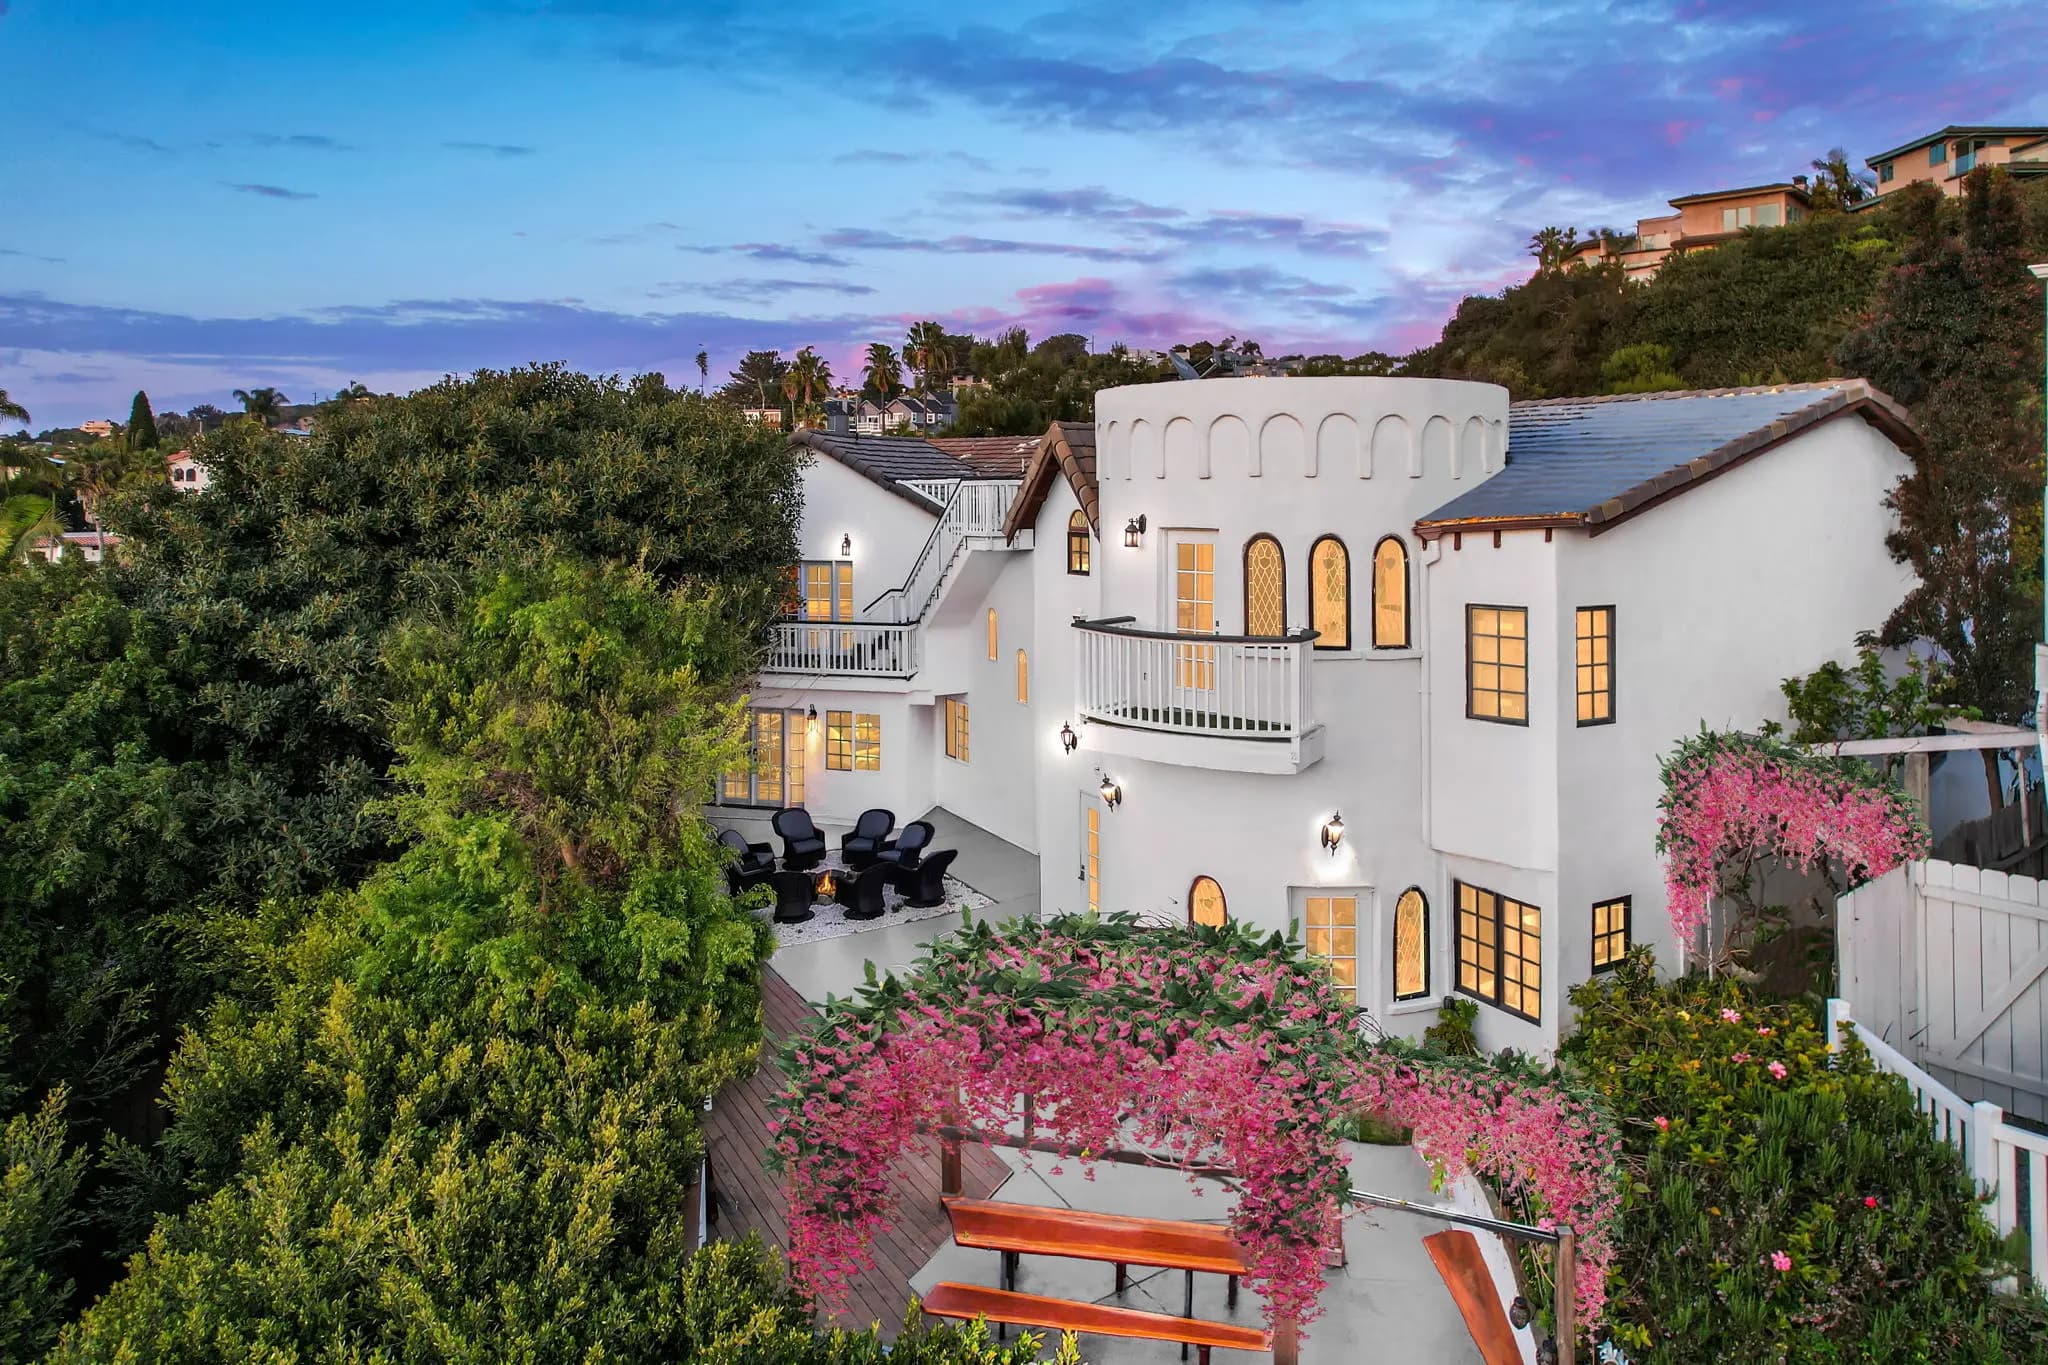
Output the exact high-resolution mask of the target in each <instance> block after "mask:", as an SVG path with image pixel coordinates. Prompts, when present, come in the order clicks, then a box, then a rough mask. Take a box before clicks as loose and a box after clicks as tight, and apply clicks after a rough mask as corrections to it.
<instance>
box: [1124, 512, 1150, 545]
mask: <svg viewBox="0 0 2048 1365" xmlns="http://www.w3.org/2000/svg"><path fill="white" fill-rule="evenodd" d="M1144 539H1145V514H1144V513H1143V512H1140V513H1139V514H1138V515H1137V516H1135V517H1132V518H1131V519H1130V520H1129V521H1127V522H1125V523H1124V548H1126V549H1130V550H1135V549H1137V548H1138V546H1139V545H1140V544H1142V543H1143V542H1144Z"/></svg>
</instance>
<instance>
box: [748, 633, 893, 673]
mask: <svg viewBox="0 0 2048 1365" xmlns="http://www.w3.org/2000/svg"><path fill="white" fill-rule="evenodd" d="M922 645H923V641H922V636H921V633H920V632H919V630H918V628H917V626H916V625H915V624H910V625H892V624H888V623H883V622H873V621H837V622H825V621H785V622H783V623H781V624H780V625H778V626H776V627H775V638H774V639H773V640H772V641H770V643H769V646H768V659H767V662H766V664H765V668H766V671H768V672H771V673H851V674H858V675H862V676H866V677H874V678H907V677H909V676H911V675H912V674H913V673H916V672H917V669H918V665H919V663H920V662H921V659H920V657H919V656H920V653H921V650H922Z"/></svg>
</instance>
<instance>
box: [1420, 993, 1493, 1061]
mask: <svg viewBox="0 0 2048 1365" xmlns="http://www.w3.org/2000/svg"><path fill="white" fill-rule="evenodd" d="M1422 1041H1423V1043H1424V1045H1425V1046H1428V1047H1433V1048H1435V1049H1436V1050H1437V1051H1438V1052H1441V1053H1443V1054H1444V1055H1445V1056H1447V1057H1477V1056H1478V1055H1479V1006H1478V1005H1477V1004H1475V1003H1474V1002H1473V1001H1471V1000H1469V999H1467V998H1466V997H1464V996H1462V995H1447V996H1445V997H1444V1001H1443V1003H1442V1004H1441V1005H1438V1006H1437V1010H1436V1022H1435V1023H1434V1024H1431V1025H1430V1026H1429V1027H1428V1028H1426V1029H1424V1030H1423V1031H1422Z"/></svg>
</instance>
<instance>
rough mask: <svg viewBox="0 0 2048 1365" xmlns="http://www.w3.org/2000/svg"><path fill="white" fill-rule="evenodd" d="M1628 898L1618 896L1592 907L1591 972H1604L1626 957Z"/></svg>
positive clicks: (1628, 914) (1628, 924) (1628, 925)
mask: <svg viewBox="0 0 2048 1365" xmlns="http://www.w3.org/2000/svg"><path fill="white" fill-rule="evenodd" d="M1630 913H1631V909H1630V904H1629V898H1628V897H1627V896H1620V897H1617V898H1615V899H1614V900H1611V901H1601V902H1600V903H1599V904H1597V905H1595V906H1594V907H1593V970H1594V971H1596V972H1604V971H1607V970H1608V969H1610V968H1612V967H1613V966H1615V965H1616V964H1617V963H1619V962H1620V961H1621V960H1622V959H1623V958H1625V957H1627V956H1628V945H1629V929H1630V927H1631V926H1630V922H1629V916H1630Z"/></svg>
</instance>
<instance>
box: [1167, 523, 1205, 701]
mask: <svg viewBox="0 0 2048 1365" xmlns="http://www.w3.org/2000/svg"><path fill="white" fill-rule="evenodd" d="M1166 608H1167V610H1166V620H1167V621H1168V623H1169V624H1168V626H1167V629H1169V630H1172V631H1174V632H1176V633H1178V634H1181V635H1214V634H1215V633H1216V539H1215V537H1214V536H1212V535H1210V534H1208V533H1207V532H1205V531H1170V532H1168V533H1167V537H1166ZM1173 682H1174V686H1175V687H1177V688H1179V689H1181V690H1182V691H1184V692H1202V693H1207V692H1210V691H1213V690H1214V689H1215V687H1216V647H1215V646H1214V645H1178V646H1176V647H1175V649H1174V679H1173Z"/></svg>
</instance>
